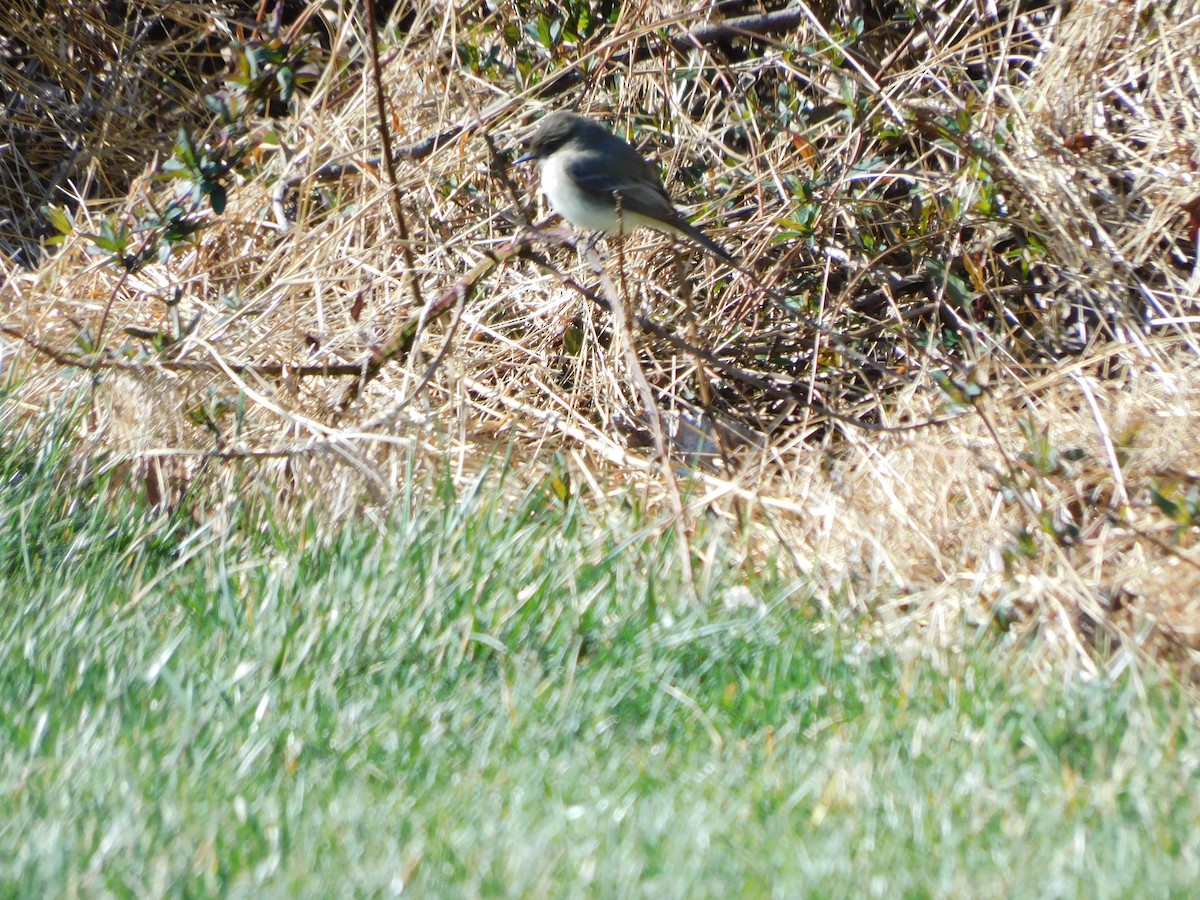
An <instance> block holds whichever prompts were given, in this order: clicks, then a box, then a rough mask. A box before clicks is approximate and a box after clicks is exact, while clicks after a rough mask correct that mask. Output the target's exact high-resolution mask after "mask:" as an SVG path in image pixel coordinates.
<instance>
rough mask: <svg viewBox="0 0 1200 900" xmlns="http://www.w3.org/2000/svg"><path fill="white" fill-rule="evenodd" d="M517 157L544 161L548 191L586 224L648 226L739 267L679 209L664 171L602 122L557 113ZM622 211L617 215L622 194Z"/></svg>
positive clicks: (558, 207) (567, 215) (560, 207)
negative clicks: (666, 184)
mask: <svg viewBox="0 0 1200 900" xmlns="http://www.w3.org/2000/svg"><path fill="white" fill-rule="evenodd" d="M522 150H524V155H522V156H521V157H520V158H519V159H517V162H519V163H520V162H527V161H528V160H531V159H536V160H537V161H538V167H539V168H540V170H541V175H542V193H543V194H545V195H546V199H547V200H549V201H550V205H551V206H552V207H554V211H555V212H556V213H558V214H559V215H560V216H562V217H563V218H564V219H566V220H567V221H568V222H570V223H571V224H572V225H577V226H579V227H580V228H586V229H588V230H591V231H603V232H604V233H605V234H616V233H617V232H618V231H620V230H621V229H622V227H624V230H625V231H626V232H630V231H633V229H635V228H638V227H641V226H645V227H647V228H655V229H657V230H659V231H665V232H668V233H670V234H678V235H682V236H684V237H687V238H688V239H689V240H692V241H695V242H696V243H697V244H699V245H700V246H701V247H703V248H704V249H705V250H707V251H708V252H709V253H712V254H713V255H714V256H716V257H717V258H718V259H721V260H724V261H725V262H727V263H729V264H730V265H732V266H735V267H737V263H736V262H734V260H733V257H731V256H730V255H729V254H728V253H726V252H725V250H724V249H723V248H722V247H721V246H720V245H719V244H718V243H717V242H716V241H714V240H712V239H711V238H709V237H708V236H707V235H705V234H704V232H702V231H701V230H700V229H699V228H697V227H696V226H694V225H692V223H691V222H689V221H688V220H687V219H686V218H684V216H683V214H682V213H680V212H679V210H677V209H676V208H675V204H674V203H672V202H671V198H670V196H669V195H668V194H667V191H666V189H665V188H664V187H663V185H662V181H661V179H660V178H659V177H658V171H657V170H656V169H655V168H654V166H652V165H650V163H648V162H646V160H645V159H644V158H643V157H642V155H641V154H640V153H638V152H637V150H635V149H634V148H633V147H631V146H630V145H629V144H627V143H626V142H625V141H623V140H621V139H620V138H619V137H617V136H616V135H615V134H613V133H612V132H611V131H609V130H608V129H607V128H605V127H604V126H603V125H601V124H600V123H599V122H596V121H594V120H593V119H589V118H587V117H585V116H578V115H575V113H569V112H563V111H561V110H560V111H558V112H552V113H550V114H549V115H548V116H546V117H545V118H543V119H542V120H541V121H540V122H538V123H537V125H536V126H535V127H534V128H533V129H532V130H531V131H530V132H529V133H528V136H527V137H526V138H525V139H524V141H523V142H522ZM615 198H619V199H620V203H621V212H620V215H619V216H618V214H617V203H616V199H615Z"/></svg>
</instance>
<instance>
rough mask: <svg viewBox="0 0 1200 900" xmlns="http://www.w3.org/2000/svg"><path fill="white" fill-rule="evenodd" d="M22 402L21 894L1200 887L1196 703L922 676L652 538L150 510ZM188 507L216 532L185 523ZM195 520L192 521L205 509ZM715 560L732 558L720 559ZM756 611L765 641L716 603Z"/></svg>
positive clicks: (7, 780)
mask: <svg viewBox="0 0 1200 900" xmlns="http://www.w3.org/2000/svg"><path fill="white" fill-rule="evenodd" d="M6 404H7V401H6V398H5V397H2V396H0V485H3V489H2V491H0V596H2V597H3V601H2V603H0V894H2V895H4V896H11V895H21V896H31V897H32V896H64V895H72V894H74V895H81V896H100V895H104V894H112V895H116V896H157V895H170V896H179V895H193V896H208V895H221V894H229V895H233V896H253V897H262V896H349V895H364V896H372V895H376V894H388V893H390V892H393V891H395V890H397V889H398V888H399V887H401V886H402V885H403V886H404V887H405V889H406V890H412V891H413V892H414V894H415V895H416V896H429V895H449V896H460V895H488V896H496V895H515V896H532V897H542V896H559V895H573V894H581V895H582V894H586V895H598V896H622V897H624V896H655V897H663V896H665V897H673V896H679V897H684V896H687V897H695V896H702V897H703V896H711V897H726V896H748V897H760V896H775V895H779V896H800V895H809V894H811V895H815V896H822V897H841V896H845V897H857V896H869V895H875V896H882V897H898V896H914V897H920V896H930V895H933V896H939V895H940V896H947V895H955V896H964V895H972V896H1067V897H1084V896H1087V897H1105V896H1114V897H1115V896H1132V895H1163V894H1167V893H1171V892H1174V893H1177V894H1181V895H1182V894H1186V893H1189V892H1190V891H1191V890H1192V889H1194V885H1195V884H1197V883H1200V790H1198V788H1200V779H1198V778H1197V772H1198V768H1200V740H1198V737H1200V732H1198V731H1197V724H1196V714H1195V712H1194V710H1193V704H1194V696H1192V695H1190V694H1188V693H1187V692H1186V691H1184V690H1183V689H1180V688H1176V687H1172V686H1169V685H1164V684H1158V683H1148V679H1145V678H1143V677H1142V676H1141V675H1139V673H1137V672H1134V673H1132V674H1127V675H1126V676H1125V677H1123V678H1122V680H1120V681H1118V682H1115V683H1098V682H1093V683H1085V682H1081V681H1078V680H1070V679H1066V680H1063V679H1059V680H1056V679H1054V678H1053V677H1051V676H1047V675H1044V674H1043V675H1035V674H1032V672H1033V667H1032V666H1031V664H1030V663H1031V659H1030V654H1033V653H1036V652H1037V651H1036V647H1034V648H1032V649H1028V648H1027V649H1025V650H1017V649H1014V648H1013V647H1010V646H1007V645H1005V644H1004V643H1002V639H999V638H995V637H992V636H990V635H982V636H976V635H973V634H964V635H963V641H962V644H963V648H962V649H961V651H959V652H954V653H948V652H933V651H932V650H931V651H930V652H929V653H914V652H907V653H901V652H899V651H897V650H896V649H895V648H892V647H890V646H888V645H887V644H886V643H884V642H882V641H881V640H879V639H877V638H875V639H873V638H871V637H869V635H870V633H871V629H870V628H869V625H870V623H869V622H868V621H864V620H856V619H852V618H850V617H847V616H840V617H838V616H833V617H829V616H822V615H818V614H816V613H815V612H814V606H813V605H812V604H811V603H810V602H809V599H810V598H808V597H807V596H806V595H805V594H804V593H803V591H802V590H801V589H800V588H798V587H797V585H795V584H793V583H789V582H788V581H786V580H785V579H783V578H782V577H780V576H778V575H776V574H772V573H771V572H765V573H758V574H754V573H747V572H745V571H742V570H739V569H738V568H736V567H734V566H733V565H732V564H728V563H726V564H723V565H718V566H716V567H715V570H714V571H715V573H716V574H715V576H714V577H713V578H712V579H711V583H710V584H709V585H708V586H706V587H705V588H704V589H703V594H704V596H702V597H701V598H700V601H699V602H695V601H692V600H688V599H687V597H686V591H685V590H684V588H683V579H682V577H681V575H680V573H679V560H678V553H677V550H676V549H675V548H674V545H673V541H672V539H671V537H670V535H669V533H668V532H667V531H666V530H665V529H663V528H662V527H661V526H660V525H657V524H654V523H646V522H643V521H641V520H639V518H638V516H637V515H636V512H635V511H634V509H633V504H629V505H628V506H619V505H614V506H609V507H607V508H604V509H596V508H591V507H589V506H588V504H587V503H585V502H576V503H573V504H571V505H568V506H567V507H566V508H564V507H563V506H561V505H560V504H558V503H557V502H556V501H554V500H552V499H551V495H550V492H549V491H546V492H540V491H533V492H530V493H529V494H528V495H527V496H525V497H524V498H523V499H517V500H515V501H514V500H511V499H510V500H508V501H501V500H500V499H499V496H500V492H498V491H496V490H494V488H495V483H494V480H492V481H486V482H484V483H483V484H481V485H480V486H479V488H478V489H476V490H472V491H460V492H458V493H456V492H454V491H452V490H450V489H449V488H448V487H446V486H444V485H440V486H439V485H435V486H434V488H433V489H429V490H425V491H423V492H420V493H419V494H418V492H416V491H414V493H413V495H412V496H411V497H409V498H407V500H406V501H405V502H401V503H399V504H398V505H397V508H396V509H395V510H394V511H393V512H392V514H391V516H390V518H389V519H388V521H387V522H386V526H385V527H377V526H375V525H372V524H370V523H368V522H366V521H355V522H347V523H344V524H341V525H337V526H334V525H331V524H330V523H327V522H322V521H320V520H319V519H317V518H315V517H314V515H312V514H310V515H309V516H307V517H304V518H303V520H301V521H295V522H291V521H287V520H286V517H285V515H284V513H283V512H282V510H281V508H280V507H279V506H278V505H277V504H275V503H274V501H271V500H269V499H263V498H259V497H255V496H253V495H243V496H242V497H240V498H238V499H230V498H226V502H225V503H224V505H222V506H221V507H220V511H219V512H218V511H216V504H215V503H214V504H212V505H211V506H210V509H209V512H208V513H207V514H205V515H198V516H196V517H194V518H192V517H188V518H178V519H175V520H172V519H171V518H169V517H167V516H165V515H161V514H160V515H156V514H154V513H152V512H150V511H148V510H146V509H144V508H142V507H140V506H139V505H138V503H137V502H135V501H134V500H133V499H125V500H119V499H118V498H119V497H121V496H122V495H121V493H120V492H119V491H115V490H113V489H112V487H113V486H112V485H110V484H108V483H107V482H106V481H105V480H104V479H103V478H97V479H93V480H91V481H88V480H82V481H81V480H80V479H79V478H78V477H77V476H72V475H70V472H71V469H70V468H69V467H68V466H67V455H66V454H67V452H68V450H69V449H70V442H71V438H70V437H69V435H70V425H71V417H70V415H68V414H64V415H63V416H60V417H58V420H57V421H54V420H52V419H49V420H45V421H42V422H40V423H38V424H37V425H36V427H29V428H25V429H23V430H22V429H19V428H17V427H16V426H15V425H14V424H13V423H12V421H11V420H10V417H9V415H8V413H7V412H6V410H8V409H9V408H10V407H9V406H7V405H6ZM194 502H196V503H197V504H198V503H199V501H198V500H197V501H194ZM197 508H199V507H197ZM717 553H718V556H719V557H720V551H719V550H718V551H717ZM743 585H744V586H747V587H748V588H749V589H750V590H751V591H752V592H753V593H754V594H755V595H756V596H758V597H761V598H762V599H763V601H764V603H765V606H764V607H763V608H762V609H753V608H740V607H739V608H727V606H726V604H725V603H723V602H722V598H723V597H724V596H725V595H726V592H727V591H728V590H729V589H730V588H732V587H735V586H743Z"/></svg>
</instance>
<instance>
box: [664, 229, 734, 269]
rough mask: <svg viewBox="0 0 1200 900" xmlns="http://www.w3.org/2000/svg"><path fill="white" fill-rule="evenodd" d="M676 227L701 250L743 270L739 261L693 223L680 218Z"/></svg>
mask: <svg viewBox="0 0 1200 900" xmlns="http://www.w3.org/2000/svg"><path fill="white" fill-rule="evenodd" d="M675 227H676V228H677V229H678V230H679V232H680V234H682V235H683V236H684V237H686V238H687V239H688V240H690V241H692V242H694V243H696V244H698V245H699V246H700V248H701V249H703V250H707V251H708V252H709V253H711V254H712V255H713V256H715V257H716V258H717V259H719V260H721V261H722V262H725V263H728V264H729V265H731V266H733V267H734V268H735V269H740V268H741V266H740V265H738V263H737V261H736V260H735V259H734V258H733V257H732V256H730V255H729V254H728V253H727V252H725V248H724V247H722V246H721V245H720V244H718V243H717V242H716V241H714V240H713V239H712V238H710V237H709V236H708V235H707V234H705V233H704V232H703V231H701V230H700V229H699V228H697V227H696V226H695V225H693V224H692V223H691V222H689V221H687V219H685V218H683V217H682V216H680V217H679V218H678V219H677V220H676V221H675Z"/></svg>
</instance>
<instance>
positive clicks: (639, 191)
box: [566, 157, 679, 223]
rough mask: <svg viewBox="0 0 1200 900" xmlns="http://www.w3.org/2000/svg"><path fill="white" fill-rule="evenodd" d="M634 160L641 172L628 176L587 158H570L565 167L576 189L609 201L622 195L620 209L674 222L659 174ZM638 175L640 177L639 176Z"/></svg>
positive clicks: (669, 200)
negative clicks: (598, 164)
mask: <svg viewBox="0 0 1200 900" xmlns="http://www.w3.org/2000/svg"><path fill="white" fill-rule="evenodd" d="M628 162H630V163H632V162H633V161H632V160H628ZM637 162H638V163H640V164H641V169H642V171H640V172H629V173H628V175H626V174H624V173H621V174H617V173H614V172H612V171H611V170H610V171H605V168H609V169H611V167H598V166H596V165H595V163H594V161H592V160H590V159H587V158H580V159H578V160H571V162H570V163H568V164H567V166H566V169H567V174H568V175H569V176H570V177H571V180H572V181H574V182H575V183H576V184H577V185H579V189H580V190H582V191H584V192H585V193H587V194H589V195H591V196H593V197H595V198H596V199H597V200H602V201H604V202H606V203H612V202H613V196H614V195H616V196H618V197H620V198H621V208H622V209H623V210H626V211H627V212H635V213H640V214H641V215H643V216H647V217H649V218H651V219H658V220H659V221H662V222H668V223H672V222H675V221H676V220H677V219H678V218H679V214H678V212H676V210H675V206H674V204H672V203H671V198H670V197H668V196H667V192H666V191H665V190H664V189H663V186H662V183H661V182H660V181H659V180H658V173H657V172H655V171H654V170H653V169H652V168H650V165H649V164H648V163H646V162H645V161H644V160H642V159H641V158H640V157H639V158H637ZM638 175H641V176H642V177H641V178H638V177H637V176H638ZM631 176H632V177H631Z"/></svg>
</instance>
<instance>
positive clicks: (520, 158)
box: [513, 153, 537, 166]
mask: <svg viewBox="0 0 1200 900" xmlns="http://www.w3.org/2000/svg"><path fill="white" fill-rule="evenodd" d="M531 159H537V157H536V156H534V155H533V154H532V153H526V154H525V155H523V156H518V157H517V158H516V159H514V160H513V165H514V166H515V165H517V164H518V163H523V162H529V161H530V160H531Z"/></svg>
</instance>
